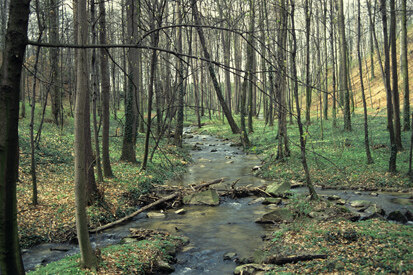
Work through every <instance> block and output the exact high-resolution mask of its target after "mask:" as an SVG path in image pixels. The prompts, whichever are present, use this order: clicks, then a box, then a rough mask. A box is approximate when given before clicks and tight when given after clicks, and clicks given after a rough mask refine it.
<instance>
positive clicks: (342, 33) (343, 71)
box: [338, 0, 351, 132]
mask: <svg viewBox="0 0 413 275" xmlns="http://www.w3.org/2000/svg"><path fill="white" fill-rule="evenodd" d="M338 34H339V39H340V89H341V90H343V92H344V131H347V132H350V131H351V112H350V91H349V87H348V83H349V80H348V66H347V60H348V58H347V54H348V52H347V41H346V30H345V25H344V7H343V0H338Z"/></svg>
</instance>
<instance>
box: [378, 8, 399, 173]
mask: <svg viewBox="0 0 413 275" xmlns="http://www.w3.org/2000/svg"><path fill="white" fill-rule="evenodd" d="M380 10H381V15H382V24H383V39H384V85H385V87H386V98H387V127H388V131H389V135H390V159H389V172H396V161H397V143H396V137H395V131H394V126H393V102H392V91H391V87H390V53H389V44H388V39H387V11H386V0H380Z"/></svg>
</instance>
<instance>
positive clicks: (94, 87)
mask: <svg viewBox="0 0 413 275" xmlns="http://www.w3.org/2000/svg"><path fill="white" fill-rule="evenodd" d="M90 14H91V22H95V20H96V19H95V17H96V5H95V2H94V1H91V2H90ZM96 36H97V35H96V24H92V44H96ZM97 66H98V65H97V60H96V49H92V63H91V67H92V74H91V79H92V112H93V113H92V117H93V134H94V140H95V151H96V152H95V154H96V156H95V165H96V167H97V176H98V182H99V183H102V182H103V173H102V165H101V162H100V146H99V131H98V121H97V101H98V76H97Z"/></svg>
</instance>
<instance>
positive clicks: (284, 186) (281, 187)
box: [265, 181, 291, 196]
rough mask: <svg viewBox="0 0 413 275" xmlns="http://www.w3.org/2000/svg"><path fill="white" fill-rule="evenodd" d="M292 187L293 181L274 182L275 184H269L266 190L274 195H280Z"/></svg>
mask: <svg viewBox="0 0 413 275" xmlns="http://www.w3.org/2000/svg"><path fill="white" fill-rule="evenodd" d="M290 189H291V183H289V182H287V181H284V182H282V183H273V184H270V185H268V186H267V189H265V192H267V193H269V194H271V195H273V196H278V195H282V194H284V193H285V192H287V191H289V190H290Z"/></svg>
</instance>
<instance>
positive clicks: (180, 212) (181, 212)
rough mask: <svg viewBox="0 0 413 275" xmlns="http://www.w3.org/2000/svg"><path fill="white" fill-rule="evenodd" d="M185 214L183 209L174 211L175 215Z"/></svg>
mask: <svg viewBox="0 0 413 275" xmlns="http://www.w3.org/2000/svg"><path fill="white" fill-rule="evenodd" d="M185 213H186V210H185V209H183V208H181V209H178V210H176V211H175V214H177V215H183V214H185Z"/></svg>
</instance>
